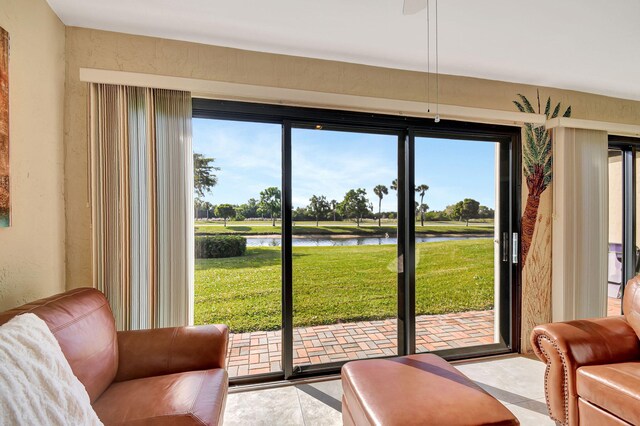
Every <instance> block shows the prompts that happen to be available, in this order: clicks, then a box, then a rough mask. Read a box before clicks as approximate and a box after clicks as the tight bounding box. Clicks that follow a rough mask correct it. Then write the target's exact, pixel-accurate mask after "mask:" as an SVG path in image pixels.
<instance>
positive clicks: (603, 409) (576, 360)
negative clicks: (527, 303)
mask: <svg viewBox="0 0 640 426" xmlns="http://www.w3.org/2000/svg"><path fill="white" fill-rule="evenodd" d="M623 307H624V312H625V315H624V316H622V315H621V316H616V317H608V318H596V319H586V320H577V321H568V322H560V323H553V324H545V325H541V326H538V327H535V328H534V330H533V333H532V335H531V341H532V344H533V348H534V351H535V353H536V355H537V356H538V358H540V359H541V360H542V361H544V362H546V364H547V368H546V370H545V380H544V386H545V395H546V399H547V406H548V409H549V414H550V416H551V418H552V419H553V420H555V421H556V422H557V423H559V424H562V425H570V426H575V425H628V424H635V425H637V424H640V340H639V339H638V336H639V335H640V334H637V333H640V276H638V277H635V278H633V279H631V280H630V281H629V282H628V283H627V286H626V289H625V295H624V300H623Z"/></svg>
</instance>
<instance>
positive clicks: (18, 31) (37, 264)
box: [0, 0, 65, 311]
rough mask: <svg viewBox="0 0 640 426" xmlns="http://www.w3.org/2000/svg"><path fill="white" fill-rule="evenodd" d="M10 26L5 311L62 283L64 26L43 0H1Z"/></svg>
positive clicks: (0, 14) (0, 295)
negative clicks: (9, 218)
mask: <svg viewBox="0 0 640 426" xmlns="http://www.w3.org/2000/svg"><path fill="white" fill-rule="evenodd" d="M0 26H2V27H3V28H4V29H6V30H7V31H8V32H9V36H10V37H11V39H10V52H11V53H10V58H9V98H10V99H9V115H10V118H9V132H10V150H11V153H10V164H11V198H12V224H11V227H10V228H0V311H2V310H5V309H7V308H10V307H13V306H16V305H20V304H22V303H24V302H27V301H29V300H33V299H36V298H40V297H45V296H49V295H52V294H55V293H58V292H61V291H64V289H65V244H64V239H65V232H64V226H65V221H64V192H63V190H64V180H63V172H64V169H63V164H64V145H63V113H64V72H65V60H64V51H65V28H64V25H63V24H62V22H60V20H59V19H58V17H57V16H56V15H55V14H54V13H53V11H52V10H51V9H50V8H49V6H48V4H47V2H46V1H45V0H3V1H2V2H0Z"/></svg>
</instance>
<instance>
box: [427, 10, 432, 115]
mask: <svg viewBox="0 0 640 426" xmlns="http://www.w3.org/2000/svg"><path fill="white" fill-rule="evenodd" d="M429 9H430V7H429V0H427V112H431V28H430V25H429V23H430V22H431V18H430V17H429Z"/></svg>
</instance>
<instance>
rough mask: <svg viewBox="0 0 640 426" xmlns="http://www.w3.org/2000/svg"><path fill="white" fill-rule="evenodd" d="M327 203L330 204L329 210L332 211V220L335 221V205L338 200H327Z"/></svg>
mask: <svg viewBox="0 0 640 426" xmlns="http://www.w3.org/2000/svg"><path fill="white" fill-rule="evenodd" d="M329 204H331V211H332V212H333V221H334V222H335V221H336V206H337V205H338V202H337V201H336V200H331V201H330V202H329Z"/></svg>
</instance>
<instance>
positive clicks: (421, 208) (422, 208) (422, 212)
mask: <svg viewBox="0 0 640 426" xmlns="http://www.w3.org/2000/svg"><path fill="white" fill-rule="evenodd" d="M427 210H429V206H428V205H427V204H425V203H422V204H420V205H419V206H418V213H420V219H421V220H422V222H421V225H420V226H424V216H425V213H427Z"/></svg>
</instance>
